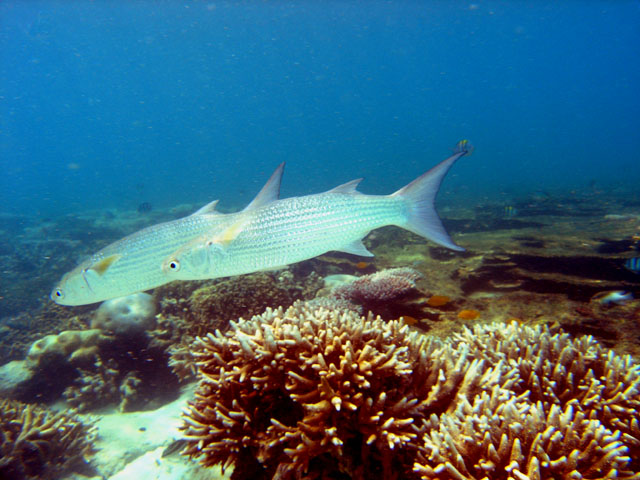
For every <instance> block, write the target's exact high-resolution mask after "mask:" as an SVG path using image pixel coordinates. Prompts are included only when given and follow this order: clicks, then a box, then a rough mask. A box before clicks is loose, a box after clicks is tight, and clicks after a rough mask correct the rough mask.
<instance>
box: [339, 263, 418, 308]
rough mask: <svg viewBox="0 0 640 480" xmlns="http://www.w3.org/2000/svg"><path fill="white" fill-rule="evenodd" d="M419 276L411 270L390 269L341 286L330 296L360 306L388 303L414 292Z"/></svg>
mask: <svg viewBox="0 0 640 480" xmlns="http://www.w3.org/2000/svg"><path fill="white" fill-rule="evenodd" d="M421 276H422V275H421V274H420V273H418V272H417V271H415V270H413V269H412V268H391V269H388V270H383V271H381V272H377V273H374V274H372V275H366V276H364V277H360V278H358V279H357V280H354V281H353V282H351V283H349V284H347V285H341V286H339V287H337V288H336V289H335V290H334V291H333V292H332V296H333V297H335V298H337V299H342V300H347V301H350V302H354V303H357V304H361V305H366V304H369V303H382V302H389V301H393V300H397V299H399V298H401V297H403V296H405V295H407V294H408V293H410V292H412V291H414V290H415V289H416V283H415V282H416V280H418V279H419V278H420V277H421Z"/></svg>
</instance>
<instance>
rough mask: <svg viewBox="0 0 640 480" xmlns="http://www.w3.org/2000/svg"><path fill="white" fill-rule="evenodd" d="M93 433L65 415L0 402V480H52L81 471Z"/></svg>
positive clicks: (23, 405) (20, 404)
mask: <svg viewBox="0 0 640 480" xmlns="http://www.w3.org/2000/svg"><path fill="white" fill-rule="evenodd" d="M92 439H93V429H92V427H90V426H86V425H84V424H82V423H81V422H80V420H79V419H78V418H76V417H75V416H73V415H69V414H66V413H54V412H52V411H50V410H48V409H46V408H44V407H39V406H35V405H27V404H24V403H21V402H18V401H16V400H1V401H0V454H1V455H0V477H1V478H3V479H6V480H20V479H27V480H31V479H34V480H36V479H38V480H49V479H50V480H54V479H57V478H60V476H61V475H62V474H64V473H69V472H72V471H74V470H76V469H78V468H82V467H83V466H84V464H85V461H86V458H87V457H88V456H90V455H92V454H93V453H94V451H93V449H92V447H91V442H92Z"/></svg>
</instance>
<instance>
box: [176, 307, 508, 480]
mask: <svg viewBox="0 0 640 480" xmlns="http://www.w3.org/2000/svg"><path fill="white" fill-rule="evenodd" d="M193 355H194V356H195V358H196V362H197V364H198V367H199V371H200V375H201V378H202V379H201V384H200V387H199V389H198V392H197V393H196V400H195V401H194V402H193V403H192V404H191V405H190V407H189V409H188V413H187V415H186V417H185V421H186V423H185V427H184V430H185V436H186V438H187V439H188V441H189V445H188V447H187V449H186V453H188V454H190V455H192V456H203V457H204V458H203V460H202V462H203V464H205V465H213V464H216V463H222V464H224V465H229V464H232V463H233V464H235V465H236V470H235V471H234V478H271V477H274V478H297V477H296V475H298V473H299V472H308V474H309V477H310V478H319V477H320V476H321V475H330V474H336V475H337V474H338V472H342V474H343V475H344V474H348V475H349V476H350V477H351V478H358V479H365V478H390V479H393V478H409V477H407V476H410V475H411V472H410V469H411V467H412V463H413V462H412V459H413V458H414V455H415V449H416V444H415V442H416V440H417V438H418V435H417V431H416V428H415V426H414V422H417V421H418V420H419V419H421V418H427V417H428V416H429V415H431V414H439V413H441V412H442V411H443V410H446V409H447V408H448V407H449V406H450V405H454V403H455V398H456V397H457V396H458V395H463V396H473V395H474V394H476V393H477V392H479V390H480V385H482V386H483V387H482V388H487V386H490V385H493V384H496V382H498V381H502V380H504V381H508V378H507V377H505V378H502V377H500V376H499V375H495V374H494V372H493V370H492V369H491V368H487V369H484V370H481V367H482V362H480V361H466V352H465V351H464V350H463V349H460V350H454V349H452V348H451V347H450V346H449V345H441V344H439V343H437V342H435V341H432V340H430V339H429V338H428V337H426V336H423V335H420V334H418V333H417V332H411V331H410V330H409V327H408V326H406V325H404V324H403V323H402V322H400V321H391V322H385V321H383V320H381V319H380V318H379V317H378V318H373V317H372V316H371V315H370V316H369V317H368V318H367V319H362V318H361V317H360V316H359V315H358V314H356V313H355V312H353V311H348V312H344V313H341V312H339V311H337V310H325V309H312V308H311V307H309V306H307V305H305V304H303V303H297V304H295V305H294V306H293V307H291V308H289V309H288V310H287V311H286V312H285V311H284V310H283V309H281V308H280V309H277V310H270V309H269V310H267V311H266V312H265V313H264V314H263V315H262V316H260V317H254V319H253V320H251V321H246V320H240V321H238V322H232V323H231V329H230V331H229V332H227V333H226V334H222V333H220V332H219V331H218V332H216V334H215V335H213V334H209V335H208V336H207V337H205V338H201V339H198V340H197V341H196V344H195V347H194V352H193ZM443 372H448V374H447V375H444V374H443Z"/></svg>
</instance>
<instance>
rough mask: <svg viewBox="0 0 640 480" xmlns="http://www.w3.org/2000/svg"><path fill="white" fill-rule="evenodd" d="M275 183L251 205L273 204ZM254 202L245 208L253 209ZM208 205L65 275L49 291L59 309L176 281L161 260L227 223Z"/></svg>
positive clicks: (131, 237) (126, 240)
mask: <svg viewBox="0 0 640 480" xmlns="http://www.w3.org/2000/svg"><path fill="white" fill-rule="evenodd" d="M278 182H279V179H273V178H272V179H271V180H270V181H269V182H268V183H269V184H270V187H269V190H268V191H267V190H265V189H263V190H261V191H260V193H259V194H258V195H257V196H256V198H255V199H254V201H253V202H258V203H261V202H265V201H266V202H269V201H272V200H273V198H271V197H270V195H273V194H274V191H275V192H276V195H277V191H278V190H279V188H280V185H279V183H278ZM253 202H252V203H251V204H250V205H249V206H248V207H247V208H253V207H252V205H253ZM217 203H218V201H217V200H216V201H214V202H211V203H208V204H207V205H205V206H204V207H202V208H201V209H200V210H198V211H197V212H195V213H193V214H191V215H189V216H188V217H184V218H180V219H178V220H174V221H172V222H166V223H160V224H158V225H153V226H151V227H147V228H144V229H142V230H140V231H139V232H136V233H134V234H132V235H129V236H127V237H125V238H123V239H121V240H118V241H117V242H114V243H112V244H111V245H108V246H107V247H105V248H103V249H102V250H100V251H99V252H97V253H94V254H93V255H91V257H89V258H88V259H87V260H85V261H84V262H82V263H81V264H80V265H78V266H77V267H76V268H74V269H73V270H71V271H70V272H68V273H67V274H65V275H64V276H63V277H62V279H61V280H60V282H59V283H58V284H57V285H56V286H55V287H54V289H53V290H52V292H51V299H52V300H53V301H54V302H56V303H58V304H60V305H69V306H72V305H86V304H89V303H95V302H101V301H103V300H109V299H111V298H116V297H122V296H125V295H131V294H132V293H136V292H141V291H144V290H149V289H152V288H155V287H159V286H160V285H164V284H165V283H168V282H170V281H172V280H173V278H171V277H170V276H167V274H166V273H165V272H164V271H163V270H162V268H161V265H162V262H163V260H164V259H165V258H166V257H167V255H170V254H171V253H172V252H174V251H175V250H176V249H177V248H179V247H180V246H181V245H184V244H185V243H188V242H189V241H191V240H193V239H194V238H197V237H199V236H200V235H202V234H203V233H205V232H208V231H211V229H214V228H215V227H217V226H218V225H220V224H221V223H223V222H224V219H225V217H227V215H225V214H222V213H220V212H217V211H216V210H215V207H216V204H217Z"/></svg>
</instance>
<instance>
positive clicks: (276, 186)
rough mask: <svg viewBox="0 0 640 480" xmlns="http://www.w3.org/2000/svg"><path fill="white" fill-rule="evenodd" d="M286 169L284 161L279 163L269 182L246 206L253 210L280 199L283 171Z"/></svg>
mask: <svg viewBox="0 0 640 480" xmlns="http://www.w3.org/2000/svg"><path fill="white" fill-rule="evenodd" d="M283 171H284V162H282V163H281V164H280V165H278V168H276V171H275V172H273V174H272V175H271V177H270V178H269V180H267V183H265V184H264V187H262V190H260V192H259V193H258V195H256V198H254V199H253V200H252V201H251V203H250V204H249V205H247V207H246V208H245V211H247V210H253V209H254V208H260V207H264V206H265V205H268V204H270V203H271V202H274V201H276V200H278V198H279V197H280V182H282V172H283Z"/></svg>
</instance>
